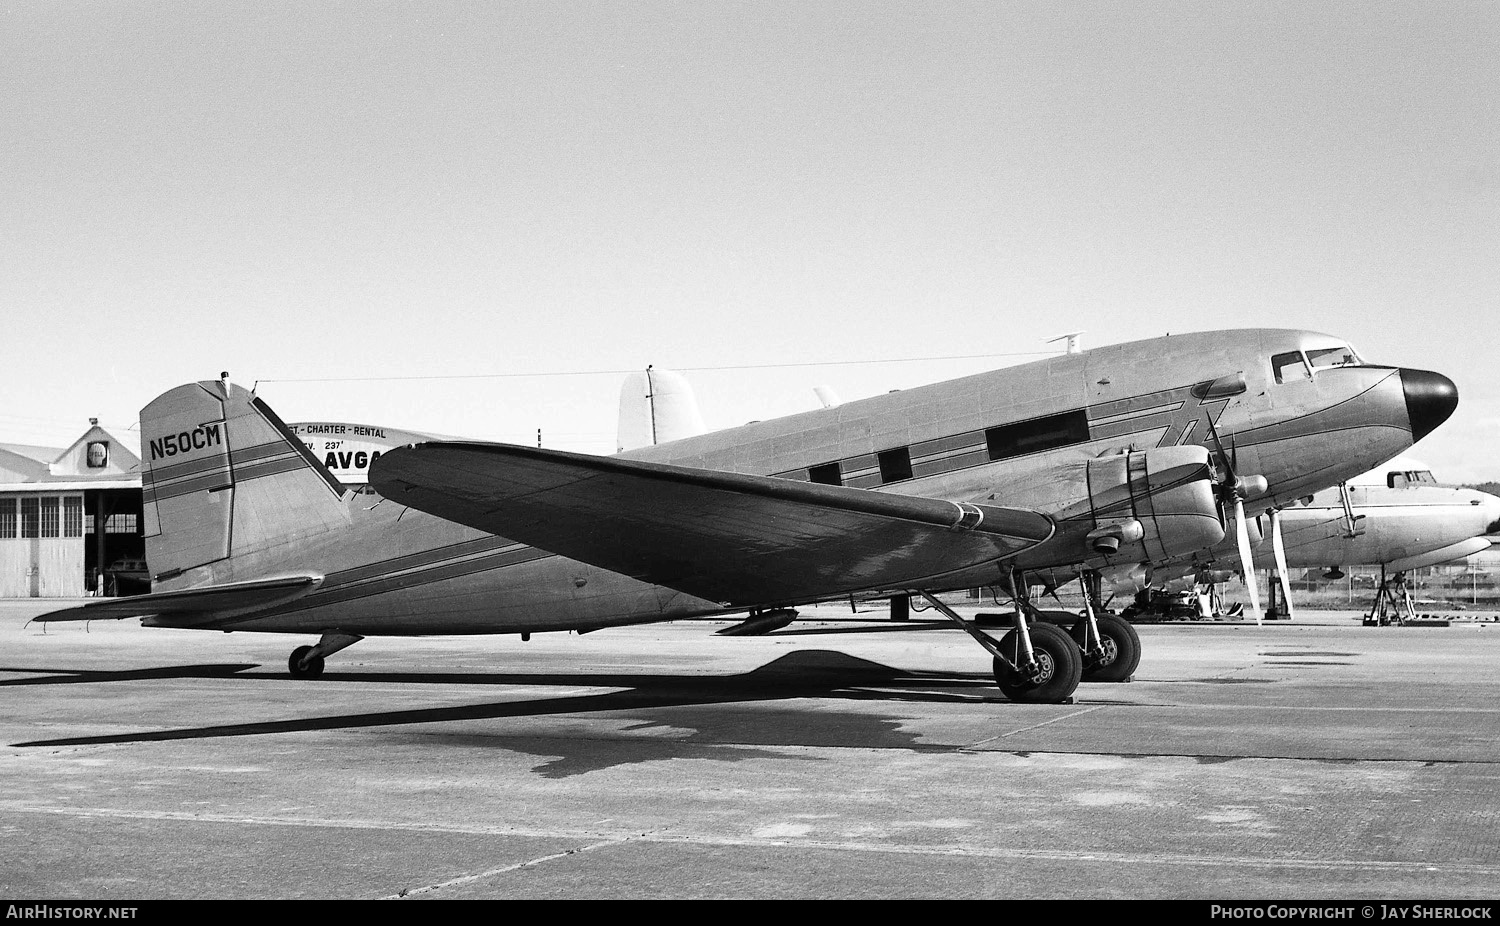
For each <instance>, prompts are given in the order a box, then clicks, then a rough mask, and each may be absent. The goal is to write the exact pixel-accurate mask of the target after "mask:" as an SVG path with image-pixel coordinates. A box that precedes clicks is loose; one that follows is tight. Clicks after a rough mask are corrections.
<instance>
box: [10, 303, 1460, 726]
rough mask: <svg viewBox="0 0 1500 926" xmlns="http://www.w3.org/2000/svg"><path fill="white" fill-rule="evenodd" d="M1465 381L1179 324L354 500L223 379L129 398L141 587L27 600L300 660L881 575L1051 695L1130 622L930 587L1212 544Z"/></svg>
mask: <svg viewBox="0 0 1500 926" xmlns="http://www.w3.org/2000/svg"><path fill="white" fill-rule="evenodd" d="M1457 401H1458V393H1457V389H1456V387H1455V386H1454V385H1453V383H1452V381H1451V380H1449V379H1448V378H1447V377H1445V376H1443V375H1441V374H1439V373H1435V372H1429V371H1424V370H1414V369H1406V368H1398V367H1392V366H1386V365H1378V364H1373V363H1368V362H1366V361H1364V360H1363V359H1362V358H1361V357H1360V356H1359V355H1358V354H1357V353H1356V352H1355V351H1354V350H1353V349H1352V348H1351V347H1350V346H1349V344H1348V342H1346V341H1344V340H1341V339H1339V338H1336V337H1332V336H1329V335H1325V334H1319V333H1316V332H1309V331H1297V330H1281V329H1241V330H1232V331H1218V332H1201V333H1191V334H1177V335H1168V336H1165V337H1159V338H1153V339H1148V340H1142V341H1135V342H1130V343H1126V344H1119V345H1112V346H1106V347H1099V348H1095V349H1092V350H1088V351H1080V352H1078V353H1069V354H1065V355H1062V356H1058V357H1052V358H1046V359H1043V360H1038V361H1034V362H1031V363H1027V364H1022V365H1019V366H1014V367H1007V368H1002V369H998V370H993V371H989V372H984V373H979V374H975V375H972V376H966V377H962V378H959V379H954V380H949V381H946V382H940V383H936V384H933V385H929V386H922V387H917V388H912V389H906V390H902V391H897V392H891V393H887V394H884V395H880V396H875V397H872V398H867V399H862V400H856V401H847V402H843V403H840V404H838V405H835V406H832V407H829V408H820V409H814V410H811V411H807V412H803V413H800V414H796V415H791V416H788V417H784V418H777V419H772V420H767V421H761V422H753V423H751V424H748V425H744V426H741V427H737V428H729V429H726V430H722V431H716V432H711V433H706V434H700V435H697V436H690V437H685V438H683V439H681V440H677V441H673V442H670V443H664V444H655V445H651V446H643V447H640V448H638V449H636V450H633V451H630V452H628V453H623V454H617V455H614V456H591V455H588V454H578V453H569V452H565V451H558V450H549V449H543V448H539V447H524V446H518V445H510V444H495V443H481V442H468V441H424V442H418V443H415V444H412V445H409V446H406V447H402V448H398V449H395V450H391V451H389V452H387V453H385V454H383V455H382V456H381V457H380V459H378V460H376V461H375V462H374V463H373V464H371V466H370V481H371V486H372V488H373V489H374V491H375V493H376V495H377V496H378V497H376V498H374V499H373V501H372V498H371V496H369V495H360V494H356V493H354V492H352V491H349V490H347V489H346V488H345V487H344V486H342V485H341V484H340V483H339V482H338V481H337V480H336V479H334V478H333V477H332V476H331V474H330V473H329V472H328V470H327V469H326V468H325V467H324V466H323V464H322V462H320V461H319V460H318V459H317V458H316V457H314V456H313V455H312V454H311V453H310V452H309V451H308V449H307V447H306V446H305V445H304V444H303V443H302V442H301V441H300V440H299V439H297V437H296V436H295V435H293V434H291V433H290V432H289V430H288V428H287V426H286V425H285V424H284V423H283V422H282V421H281V419H280V418H279V417H277V415H276V413H275V412H274V411H272V410H271V409H270V407H269V406H268V405H267V404H266V403H265V402H264V401H263V400H262V399H260V398H259V397H258V396H256V395H255V394H254V393H253V392H250V391H248V390H246V389H244V388H243V387H242V386H239V385H237V384H234V383H231V382H230V381H229V380H228V377H227V375H226V376H221V378H220V379H219V380H217V381H215V380H207V381H203V382H198V383H189V384H186V385H183V386H179V387H177V388H174V389H171V390H168V391H167V392H165V393H163V394H162V395H161V396H159V397H157V398H156V399H155V400H153V401H152V402H150V403H149V404H148V405H147V406H146V407H145V408H144V409H143V410H142V412H141V431H142V440H143V443H144V447H145V454H144V456H145V458H146V459H145V461H144V464H143V489H144V492H143V494H144V515H143V517H144V520H145V524H146V528H145V534H146V543H147V561H148V563H149V564H150V568H151V570H152V573H153V579H154V584H153V591H152V592H150V593H148V594H146V595H140V596H134V597H132V598H118V599H103V600H96V601H91V602H88V603H86V604H83V605H78V606H75V607H71V608H64V609H61V610H58V611H54V612H52V613H50V614H46V615H42V616H41V617H40V618H38V619H39V620H44V621H54V620H90V619H99V618H124V617H140V618H142V623H143V624H144V625H146V626H157V627H180V628H197V629H209V630H217V631H264V632H278V633H304V634H318V635H320V639H319V641H318V642H317V643H316V644H315V645H304V646H299V647H297V648H296V649H295V650H293V652H292V654H291V657H290V658H289V660H288V669H289V671H290V673H291V675H292V676H294V677H297V678H311V677H316V676H318V675H320V674H321V673H322V671H323V668H324V662H325V659H326V658H327V657H328V656H330V655H332V654H333V653H336V652H338V651H339V650H341V649H343V648H344V647H346V646H349V645H351V644H353V643H356V642H358V641H359V640H360V639H362V638H363V637H364V636H367V635H408V636H418V635H423V634H465V633H473V634H481V633H483V634H495V633H514V634H518V635H520V636H521V638H522V639H523V640H525V639H528V638H529V636H530V634H532V633H537V632H544V631H577V632H585V631H592V630H598V629H602V628H605V627H611V626H623V625H629V624H639V623H650V622H657V621H668V620H675V619H680V618H691V617H702V616H711V615H726V614H729V615H732V614H750V615H751V616H756V615H764V614H766V613H768V612H772V611H775V610H779V609H788V608H792V607H794V606H796V605H799V604H808V603H814V602H819V601H829V600H842V599H844V598H845V597H846V596H849V595H853V594H856V593H865V592H870V591H879V590H887V591H892V592H900V593H904V594H908V595H920V596H922V597H924V598H925V599H927V600H928V601H929V602H930V603H931V604H932V605H933V606H934V607H936V608H937V609H938V610H939V612H940V613H942V614H944V616H945V617H947V618H948V619H949V620H951V621H953V622H954V623H955V624H956V625H957V626H959V627H960V628H961V629H963V630H964V631H965V632H966V633H968V634H969V635H970V636H971V637H972V638H973V639H974V640H975V641H976V642H977V643H979V644H980V645H981V646H982V647H983V648H984V649H985V650H986V651H987V652H988V653H989V654H990V655H991V656H992V657H993V671H994V677H995V681H996V684H997V686H998V687H999V688H1000V690H1001V692H1002V693H1004V694H1005V695H1006V697H1008V698H1010V699H1011V700H1015V701H1023V702H1037V703H1063V702H1066V701H1070V700H1071V699H1072V697H1073V695H1074V692H1075V691H1076V689H1077V687H1078V685H1079V683H1080V681H1082V680H1083V679H1084V678H1086V677H1087V678H1088V679H1090V680H1113V681H1120V680H1124V678H1121V677H1118V674H1117V672H1118V669H1119V668H1120V667H1123V666H1129V667H1130V668H1131V669H1132V670H1133V668H1134V666H1135V664H1136V663H1137V662H1138V661H1139V658H1140V652H1139V640H1138V638H1137V637H1136V635H1135V632H1134V630H1133V628H1131V627H1130V626H1129V624H1128V622H1125V621H1122V620H1119V619H1118V618H1115V617H1112V616H1110V615H1096V614H1094V613H1093V612H1092V611H1090V612H1089V613H1088V614H1087V615H1086V616H1085V617H1084V618H1082V619H1080V622H1079V625H1078V626H1076V627H1075V628H1074V629H1073V631H1072V632H1071V633H1070V632H1068V631H1065V630H1063V629H1061V628H1059V627H1055V626H1052V625H1051V624H1048V623H1047V622H1045V621H1037V620H1030V619H1028V618H1029V617H1031V611H1032V610H1034V608H1032V606H1030V604H1029V602H1027V601H1026V600H1024V599H1025V596H1024V594H1018V595H1017V597H1016V608H1015V613H1014V616H1013V624H1014V626H1013V627H1012V629H1011V630H1010V631H1009V632H1008V633H1007V634H1006V635H1005V636H1004V637H1003V638H1001V639H1000V640H999V641H998V642H997V641H996V640H995V639H994V638H992V637H990V636H989V635H988V634H986V633H984V632H983V631H982V630H979V629H978V628H977V627H976V626H974V622H972V621H966V620H964V619H963V618H961V617H960V616H959V615H957V614H956V613H954V612H953V611H952V609H951V608H949V607H948V606H947V605H946V604H944V603H943V602H942V601H941V600H940V599H939V598H937V597H936V595H937V593H938V592H941V591H944V590H950V589H960V588H972V587H976V586H980V585H988V584H992V583H995V582H997V581H999V582H1008V583H1009V584H1010V586H1011V587H1013V588H1017V589H1024V588H1025V582H1024V581H1017V576H1024V574H1025V571H1026V570H1030V569H1052V568H1060V567H1065V566H1071V567H1075V568H1077V569H1079V570H1083V569H1094V570H1099V569H1108V568H1112V567H1116V566H1120V565H1122V564H1131V563H1140V562H1147V561H1157V560H1169V559H1172V558H1175V557H1179V556H1184V555H1187V554H1190V553H1191V552H1192V551H1196V550H1201V549H1204V548H1207V547H1210V546H1213V545H1214V544H1215V543H1218V542H1219V541H1220V540H1221V539H1222V538H1223V536H1224V530H1225V527H1224V525H1225V523H1226V517H1225V512H1226V511H1229V510H1231V509H1233V510H1235V511H1238V512H1241V513H1243V512H1244V511H1245V510H1247V502H1248V503H1249V505H1250V510H1254V509H1256V508H1260V509H1264V508H1267V507H1271V506H1277V505H1285V504H1288V503H1290V502H1291V501H1293V500H1295V499H1297V498H1301V497H1303V496H1305V495H1308V494H1310V493H1315V492H1317V491H1318V490H1319V489H1321V488H1323V487H1325V486H1329V485H1335V484H1337V483H1338V482H1340V481H1342V480H1345V479H1348V478H1350V477H1352V476H1354V475H1357V474H1358V473H1360V472H1363V471H1365V470H1367V469H1369V468H1371V467H1372V466H1374V465H1375V464H1376V463H1378V462H1380V461H1382V460H1386V459H1390V458H1391V457H1393V456H1395V455H1397V454H1398V453H1400V452H1402V451H1403V450H1405V449H1406V448H1407V447H1409V446H1410V445H1411V444H1412V443H1413V442H1414V441H1416V440H1418V439H1420V438H1421V437H1423V436H1424V435H1426V434H1427V433H1429V432H1430V431H1431V430H1432V429H1433V428H1435V427H1437V426H1438V425H1440V424H1441V423H1442V422H1443V421H1445V420H1446V419H1447V418H1448V417H1449V416H1450V415H1451V414H1452V411H1453V409H1454V407H1455V406H1456V405H1457ZM1247 474H1249V475H1247ZM1238 523H1240V524H1244V523H1245V520H1244V518H1243V517H1241V518H1240V519H1239V522H1238ZM1239 534H1240V538H1239V539H1240V541H1241V546H1242V548H1243V547H1244V546H1245V545H1247V544H1248V535H1247V529H1244V528H1242V529H1240V530H1239ZM1078 641H1081V643H1080V642H1078ZM1086 669H1087V670H1088V673H1089V674H1088V675H1087V676H1086V675H1085V670H1086ZM1125 677H1128V675H1127V676H1125Z"/></svg>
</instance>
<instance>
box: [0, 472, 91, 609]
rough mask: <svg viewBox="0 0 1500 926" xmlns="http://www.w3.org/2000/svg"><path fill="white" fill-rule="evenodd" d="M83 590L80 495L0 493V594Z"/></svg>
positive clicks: (38, 595) (53, 595) (43, 595)
mask: <svg viewBox="0 0 1500 926" xmlns="http://www.w3.org/2000/svg"><path fill="white" fill-rule="evenodd" d="M83 593H84V589H83V495H82V494H62V495H57V494H52V495H46V494H35V495H31V494H27V495H10V496H5V497H0V598H65V597H75V596H79V595H82V594H83Z"/></svg>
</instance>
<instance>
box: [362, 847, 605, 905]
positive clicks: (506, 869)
mask: <svg viewBox="0 0 1500 926" xmlns="http://www.w3.org/2000/svg"><path fill="white" fill-rule="evenodd" d="M631 838H633V837H629V836H624V837H620V838H618V839H606V840H604V841H602V842H596V843H593V844H592V845H587V846H579V847H578V848H576V849H565V850H563V851H562V852H553V853H552V854H551V855H543V856H539V857H537V858H533V859H527V860H526V861H524V862H517V863H515V864H514V865H504V866H502V867H500V868H492V869H490V870H489V871H481V872H479V873H478V874H472V875H464V876H463V877H459V878H450V879H449V880H447V881H439V882H438V883H437V884H428V885H425V886H423V887H414V888H411V889H409V890H407V889H403V890H401V891H398V892H397V893H395V894H388V895H386V896H385V897H380V898H378V899H379V900H404V899H405V898H407V897H414V896H416V895H418V894H430V893H432V892H433V891H440V890H443V889H444V888H450V887H458V886H460V885H464V884H473V883H474V882H476V881H483V880H485V879H486V878H493V877H495V876H496V875H503V874H508V873H510V872H512V871H519V870H521V869H522V868H532V867H534V866H536V865H540V864H542V863H543V862H551V861H555V860H557V859H560V858H567V857H568V856H570V855H577V854H579V853H580V852H589V851H591V850H593V849H602V848H604V847H606V846H617V845H620V844H621V843H625V842H629V841H630V840H631Z"/></svg>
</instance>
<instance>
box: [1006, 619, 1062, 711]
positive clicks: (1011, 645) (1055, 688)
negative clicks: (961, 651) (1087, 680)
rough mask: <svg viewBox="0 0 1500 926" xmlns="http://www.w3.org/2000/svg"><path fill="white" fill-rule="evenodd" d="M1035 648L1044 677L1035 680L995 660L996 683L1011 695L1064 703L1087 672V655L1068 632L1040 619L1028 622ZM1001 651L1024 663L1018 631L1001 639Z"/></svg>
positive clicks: (1035, 701)
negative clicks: (1084, 662)
mask: <svg viewBox="0 0 1500 926" xmlns="http://www.w3.org/2000/svg"><path fill="white" fill-rule="evenodd" d="M1028 629H1029V630H1030V632H1031V648H1032V650H1033V651H1035V653H1036V660H1037V662H1038V663H1039V664H1040V668H1041V672H1040V677H1039V678H1037V679H1035V680H1033V679H1031V678H1029V677H1027V676H1026V675H1023V674H1021V673H1018V672H1016V671H1014V670H1013V669H1011V668H1010V667H1009V666H1007V665H1006V664H1005V663H1004V662H1002V661H1001V660H1000V659H999V658H996V659H995V684H996V685H999V686H1000V690H1001V691H1002V692H1004V694H1005V696H1006V697H1007V698H1010V699H1011V700H1012V701H1024V702H1028V703H1034V704H1061V703H1062V702H1064V701H1066V700H1068V698H1070V697H1072V696H1073V692H1074V691H1075V690H1076V689H1077V688H1078V682H1079V680H1080V679H1081V678H1082V675H1083V656H1082V654H1080V653H1079V652H1078V644H1076V643H1074V642H1073V638H1072V637H1070V636H1068V633H1067V631H1065V630H1063V629H1062V628H1061V627H1055V626H1053V625H1052V624H1047V623H1043V622H1041V621H1037V622H1035V623H1032V624H1030V625H1028ZM1000 651H1001V652H1002V653H1004V654H1005V655H1006V656H1007V657H1008V658H1009V659H1010V660H1011V661H1012V662H1015V663H1019V662H1020V658H1021V657H1020V652H1021V638H1020V637H1019V636H1018V635H1017V634H1016V632H1015V631H1014V630H1012V631H1011V632H1010V633H1008V634H1006V635H1005V636H1004V637H1003V638H1002V639H1001V640H1000Z"/></svg>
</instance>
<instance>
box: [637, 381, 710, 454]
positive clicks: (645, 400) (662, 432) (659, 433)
mask: <svg viewBox="0 0 1500 926" xmlns="http://www.w3.org/2000/svg"><path fill="white" fill-rule="evenodd" d="M707 430H708V428H707V427H705V426H704V424H703V416H702V415H701V414H700V413H699V412H698V398H697V396H695V395H694V394H693V387H692V386H690V385H689V384H688V381H687V379H686V378H684V377H683V375H682V374H681V373H674V372H672V371H671V370H657V369H653V368H651V367H647V368H646V370H645V372H642V373H631V374H630V375H628V376H626V377H625V383H624V385H622V386H621V387H620V423H619V431H618V439H617V440H616V441H615V449H616V450H618V451H621V452H623V451H626V450H635V449H636V448H637V447H651V446H654V445H656V444H665V443H667V442H668V441H674V440H681V439H682V438H684V437H696V436H697V435H699V434H702V433H703V432H705V431H707Z"/></svg>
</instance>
